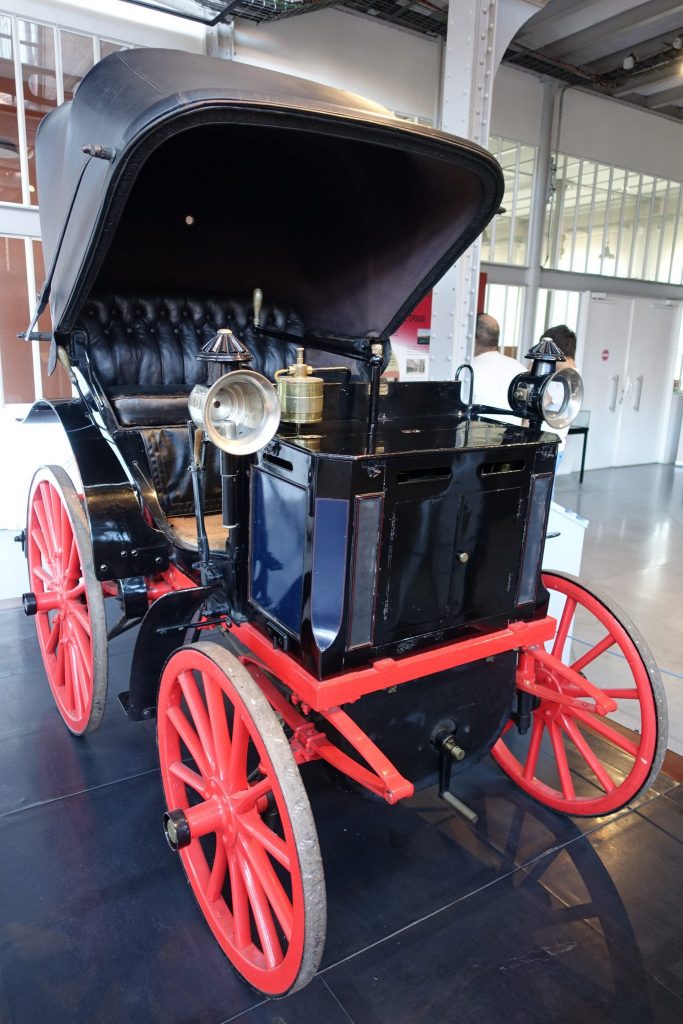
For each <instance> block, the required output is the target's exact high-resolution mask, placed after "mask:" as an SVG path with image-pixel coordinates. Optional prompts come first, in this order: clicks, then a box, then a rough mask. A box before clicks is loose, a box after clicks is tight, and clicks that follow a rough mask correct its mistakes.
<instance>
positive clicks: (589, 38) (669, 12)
mask: <svg viewBox="0 0 683 1024" xmlns="http://www.w3.org/2000/svg"><path fill="white" fill-rule="evenodd" d="M596 13H597V12H596ZM662 22H664V23H665V24H662ZM681 24H683V3H672V0H647V2H646V3H640V4H638V6H637V7H631V8H630V9H629V10H627V11H622V12H621V13H619V14H615V15H613V16H612V17H611V18H605V19H604V21H599V22H598V23H597V24H593V25H590V26H588V27H587V28H584V29H582V31H581V32H575V33H574V34H573V35H570V36H565V37H564V38H563V39H558V40H557V42H554V43H551V44H549V45H548V46H546V47H544V50H545V52H546V53H548V54H549V55H550V56H552V57H563V58H564V59H571V58H572V57H573V56H574V55H576V54H579V55H583V56H582V61H583V62H584V63H585V62H587V61H590V60H597V59H598V58H600V57H604V56H606V55H607V54H609V53H613V52H614V51H615V50H619V49H621V47H622V46H637V45H638V43H642V42H644V41H645V40H647V39H649V38H651V37H652V36H655V35H662V34H663V33H665V32H668V31H669V30H671V31H676V30H677V28H680V27H681Z"/></svg>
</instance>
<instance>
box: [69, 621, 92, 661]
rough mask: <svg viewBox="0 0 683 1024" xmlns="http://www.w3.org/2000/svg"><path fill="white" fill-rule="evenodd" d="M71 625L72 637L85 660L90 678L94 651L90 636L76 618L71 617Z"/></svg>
mask: <svg viewBox="0 0 683 1024" xmlns="http://www.w3.org/2000/svg"><path fill="white" fill-rule="evenodd" d="M69 625H70V627H71V635H72V636H73V638H74V640H75V641H76V643H77V644H78V649H79V651H80V654H81V658H82V659H83V665H84V666H85V668H87V670H88V676H90V674H91V662H92V649H91V646H90V636H89V634H88V633H86V631H85V630H84V628H83V626H82V624H81V622H80V621H79V620H78V619H77V618H76V617H75V616H70V618H69Z"/></svg>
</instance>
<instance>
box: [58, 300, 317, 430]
mask: <svg viewBox="0 0 683 1024" xmlns="http://www.w3.org/2000/svg"><path fill="white" fill-rule="evenodd" d="M251 313H252V307H251V300H249V301H243V302H241V301H239V300H235V299H221V298H191V297H182V298H179V297H175V298H149V297H142V296H138V297H130V296H125V297H124V296H120V295H113V296H104V297H101V298H96V299H90V300H89V301H88V302H87V303H86V305H85V307H84V309H83V311H82V313H81V316H80V317H79V324H78V327H79V328H80V329H81V330H83V331H84V333H85V335H86V348H87V351H88V355H89V358H90V363H91V369H92V371H93V373H94V375H95V377H96V378H97V380H98V381H99V383H100V385H101V387H102V388H103V390H104V392H105V394H106V395H107V397H108V398H109V400H110V402H111V404H112V406H113V408H114V411H115V413H116V416H117V419H118V420H119V423H121V425H122V426H168V425H174V424H182V423H185V422H186V421H187V419H188V411H187V396H188V395H189V393H190V391H191V389H192V387H193V386H194V385H195V384H200V383H203V382H205V380H206V371H207V364H206V363H205V362H203V361H201V360H199V359H197V352H198V351H199V349H200V348H201V346H202V345H203V344H204V343H205V342H207V341H208V340H209V339H210V338H211V337H212V336H213V335H214V334H215V333H216V331H217V330H218V329H219V328H220V327H229V328H230V329H231V330H232V331H234V333H235V334H236V335H237V337H238V338H239V339H240V340H241V341H243V342H245V344H246V345H247V346H248V348H249V350H250V352H251V353H252V355H253V357H254V359H253V362H252V363H250V364H249V366H250V368H251V369H253V370H257V371H258V372H259V373H263V374H264V375H265V376H266V377H268V378H270V379H271V380H272V379H273V378H274V375H275V371H276V370H279V369H281V368H282V367H284V366H287V365H289V364H290V363H292V362H294V360H295V356H296V353H295V349H296V345H295V343H294V342H288V341H282V340H279V339H277V338H272V337H268V338H266V337H264V336H262V335H259V334H257V333H256V332H255V331H254V330H253V328H252V327H251ZM261 325H262V326H263V327H266V328H267V327H270V328H275V329H276V330H279V331H286V332H287V333H289V334H293V335H297V336H301V335H303V332H304V325H303V323H302V322H301V320H300V318H299V317H298V316H297V314H296V313H295V312H293V311H292V310H289V309H286V308H284V307H277V306H272V305H268V304H267V303H264V306H263V311H262V314H261Z"/></svg>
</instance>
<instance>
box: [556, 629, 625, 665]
mask: <svg viewBox="0 0 683 1024" xmlns="http://www.w3.org/2000/svg"><path fill="white" fill-rule="evenodd" d="M615 643H616V640H615V638H614V637H613V636H612V634H611V633H608V634H607V636H604V637H603V638H602V640H601V641H600V643H597V644H595V646H594V647H591V649H590V650H589V651H586V653H585V654H582V655H581V657H580V658H578V659H577V660H576V661H575V662H574V663H573V664H572V665H571V668H573V669H574V671H575V672H580V671H581V669H582V668H585V667H586V665H590V663H591V662H592V661H595V659H596V658H599V657H600V655H601V654H604V653H605V651H608V650H609V649H610V647H614V645H615ZM553 653H554V652H553Z"/></svg>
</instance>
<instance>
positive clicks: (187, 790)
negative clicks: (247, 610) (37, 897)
mask: <svg viewBox="0 0 683 1024" xmlns="http://www.w3.org/2000/svg"><path fill="white" fill-rule="evenodd" d="M157 738H158V744H159V760H160V764H161V777H162V781H163V786H164V794H165V797H166V805H167V807H168V808H169V813H168V814H167V815H166V834H167V838H168V840H169V843H170V844H171V846H172V847H173V848H174V849H178V850H179V853H180V857H181V859H182V862H183V866H184V868H185V871H186V873H187V877H188V879H189V882H190V885H191V886H192V889H193V891H194V894H195V897H196V899H197V902H198V903H199V907H200V909H201V911H202V913H203V914H204V917H205V918H206V920H207V923H208V925H209V927H210V928H211V931H212V932H213V934H214V936H215V938H216V939H217V941H218V943H219V945H220V947H221V949H222V950H223V952H224V953H225V954H226V955H227V957H228V958H229V960H230V961H231V963H232V964H233V966H234V967H235V968H236V969H237V971H238V972H239V973H240V974H241V975H242V976H243V977H244V978H245V979H246V981H248V982H249V984H250V985H252V986H253V987H254V988H256V989H258V990H259V991H261V992H264V993H266V994H267V995H275V996H281V995H285V994H286V993H289V992H294V991H296V990H297V989H300V988H303V986H304V985H306V984H308V982H309V981H310V980H311V978H312V977H313V975H314V974H315V972H316V970H317V968H318V964H319V963H320V957H321V955H322V950H323V944H324V941H325V922H326V909H325V908H326V901H325V884H324V879H323V871H322V861H321V857H320V849H319V846H318V837H317V834H316V830H315V825H314V822H313V816H312V814H311V808H310V805H309V803H308V797H307V796H306V791H305V789H304V786H303V783H302V781H301V776H300V774H299V769H298V767H297V765H296V762H295V761H294V757H293V756H292V752H291V750H290V747H289V742H288V740H287V737H286V736H285V734H284V732H283V730H282V726H281V725H280V722H279V721H278V719H277V717H276V715H275V712H274V711H273V709H272V708H271V706H270V705H269V703H268V701H267V700H266V698H265V697H264V695H263V694H262V693H261V691H260V689H259V687H258V686H257V684H256V683H255V682H254V680H253V679H252V677H251V676H250V675H249V673H248V672H247V670H246V669H245V668H244V667H243V666H242V665H241V664H240V663H239V662H238V661H237V659H236V658H235V657H234V656H233V655H232V654H230V653H229V652H228V651H226V650H225V649H224V648H222V647H219V646H218V644H215V643H210V642H205V641H202V642H199V643H195V644H190V645H189V646H187V647H182V648H180V649H179V650H178V651H176V652H175V654H173V655H172V656H171V657H170V658H169V660H168V662H167V664H166V667H165V669H164V672H163V675H162V678H161V686H160V689H159V703H158V707H157Z"/></svg>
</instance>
